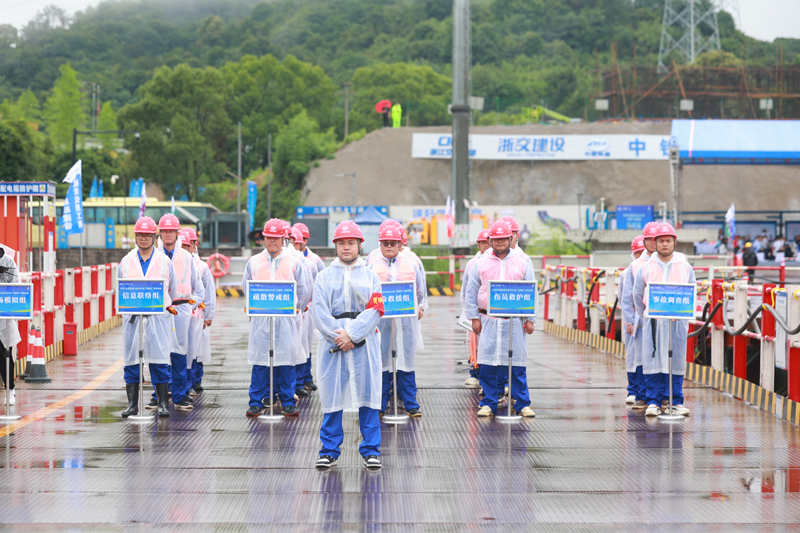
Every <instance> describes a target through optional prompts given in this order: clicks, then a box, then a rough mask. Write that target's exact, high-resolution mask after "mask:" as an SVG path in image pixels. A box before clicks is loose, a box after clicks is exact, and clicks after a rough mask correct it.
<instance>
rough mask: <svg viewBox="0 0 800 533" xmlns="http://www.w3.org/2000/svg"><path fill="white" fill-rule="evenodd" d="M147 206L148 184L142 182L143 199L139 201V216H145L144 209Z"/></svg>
mask: <svg viewBox="0 0 800 533" xmlns="http://www.w3.org/2000/svg"><path fill="white" fill-rule="evenodd" d="M146 207H147V186H146V185H145V184H144V183H142V201H141V202H139V218H142V217H143V216H144V210H145V208H146Z"/></svg>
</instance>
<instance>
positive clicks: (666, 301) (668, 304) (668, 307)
mask: <svg viewBox="0 0 800 533" xmlns="http://www.w3.org/2000/svg"><path fill="white" fill-rule="evenodd" d="M696 296H697V286H696V285H695V284H693V283H656V282H651V283H648V284H647V289H646V290H645V297H644V300H645V305H646V309H645V313H644V316H645V318H666V319H671V320H691V319H693V318H694V302H695V298H696Z"/></svg>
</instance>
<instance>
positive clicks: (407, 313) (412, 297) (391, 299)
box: [381, 281, 417, 318]
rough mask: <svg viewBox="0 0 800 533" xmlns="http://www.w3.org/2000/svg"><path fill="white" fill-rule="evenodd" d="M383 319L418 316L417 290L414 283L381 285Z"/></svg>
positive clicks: (388, 282)
mask: <svg viewBox="0 0 800 533" xmlns="http://www.w3.org/2000/svg"><path fill="white" fill-rule="evenodd" d="M381 292H382V293H383V309H384V313H383V318H402V317H416V316H417V290H416V282H414V281H386V282H384V283H382V284H381Z"/></svg>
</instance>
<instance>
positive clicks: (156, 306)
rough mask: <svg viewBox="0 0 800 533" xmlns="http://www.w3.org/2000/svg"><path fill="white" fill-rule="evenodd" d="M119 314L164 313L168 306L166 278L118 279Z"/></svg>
mask: <svg viewBox="0 0 800 533" xmlns="http://www.w3.org/2000/svg"><path fill="white" fill-rule="evenodd" d="M117 283H118V286H117V314H120V315H162V314H164V312H165V308H166V306H165V305H164V304H165V302H166V296H165V294H166V288H165V287H166V280H163V279H121V280H118V281H117Z"/></svg>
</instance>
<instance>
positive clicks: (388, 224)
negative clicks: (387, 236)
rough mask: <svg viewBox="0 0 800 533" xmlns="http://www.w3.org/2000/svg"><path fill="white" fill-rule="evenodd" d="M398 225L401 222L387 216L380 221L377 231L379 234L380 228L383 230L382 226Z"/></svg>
mask: <svg viewBox="0 0 800 533" xmlns="http://www.w3.org/2000/svg"><path fill="white" fill-rule="evenodd" d="M400 225H401V224H400V223H399V222H398V221H396V220H394V219H391V218H387V219H386V220H384V221H383V222H381V225H380V226H378V233H379V234H380V232H381V230H383V228H386V227H390V226H400Z"/></svg>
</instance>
